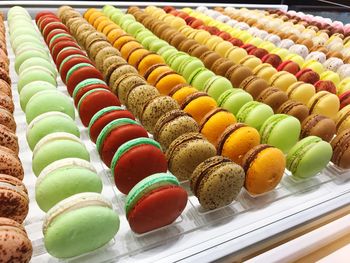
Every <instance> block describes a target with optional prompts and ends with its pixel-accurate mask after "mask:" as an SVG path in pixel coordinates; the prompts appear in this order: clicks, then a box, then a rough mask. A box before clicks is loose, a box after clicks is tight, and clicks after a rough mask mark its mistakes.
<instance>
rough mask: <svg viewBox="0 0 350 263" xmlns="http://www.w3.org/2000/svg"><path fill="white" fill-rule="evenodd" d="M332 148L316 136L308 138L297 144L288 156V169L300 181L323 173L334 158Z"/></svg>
mask: <svg viewBox="0 0 350 263" xmlns="http://www.w3.org/2000/svg"><path fill="white" fill-rule="evenodd" d="M332 153H333V151H332V146H331V145H330V144H329V143H328V142H325V141H323V140H322V139H321V138H319V137H316V136H308V137H305V138H304V139H302V140H300V141H299V142H298V143H297V144H295V145H294V146H293V147H292V149H291V150H290V151H289V153H288V154H287V169H288V170H289V171H290V172H291V173H292V175H293V177H295V178H298V179H305V178H310V177H312V176H315V175H317V174H318V173H319V172H321V171H322V170H323V169H324V168H325V167H326V166H327V164H328V163H329V161H330V160H331V157H332Z"/></svg>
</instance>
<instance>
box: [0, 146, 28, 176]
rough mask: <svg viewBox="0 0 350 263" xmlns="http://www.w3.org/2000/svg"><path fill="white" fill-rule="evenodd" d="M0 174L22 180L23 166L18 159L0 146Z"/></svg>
mask: <svg viewBox="0 0 350 263" xmlns="http://www.w3.org/2000/svg"><path fill="white" fill-rule="evenodd" d="M0 174H7V175H11V176H13V177H16V178H18V179H19V180H22V179H23V177H24V171H23V166H22V163H21V161H20V160H19V158H18V157H17V156H16V154H15V153H14V152H12V151H11V150H10V149H7V148H5V147H3V146H0Z"/></svg>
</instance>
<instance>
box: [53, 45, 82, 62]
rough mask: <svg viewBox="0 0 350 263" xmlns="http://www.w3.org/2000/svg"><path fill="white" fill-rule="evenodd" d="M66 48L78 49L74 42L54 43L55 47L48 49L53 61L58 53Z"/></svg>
mask: <svg viewBox="0 0 350 263" xmlns="http://www.w3.org/2000/svg"><path fill="white" fill-rule="evenodd" d="M66 47H76V48H80V47H79V45H78V44H77V42H75V41H74V40H64V41H60V42H58V43H56V45H54V46H52V48H51V49H50V51H51V56H52V58H53V60H54V61H56V59H57V55H58V53H60V51H61V50H62V49H64V48H66Z"/></svg>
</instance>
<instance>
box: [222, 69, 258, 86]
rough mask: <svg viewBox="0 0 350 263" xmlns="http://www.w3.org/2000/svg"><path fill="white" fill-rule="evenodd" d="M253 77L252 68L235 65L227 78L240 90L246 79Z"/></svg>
mask: <svg viewBox="0 0 350 263" xmlns="http://www.w3.org/2000/svg"><path fill="white" fill-rule="evenodd" d="M252 75H253V72H252V71H251V70H250V68H248V67H246V66H241V65H234V66H232V67H230V68H229V69H228V70H227V72H226V74H225V77H226V78H227V79H228V80H230V81H231V83H232V85H233V87H234V88H238V87H239V86H240V85H241V83H242V81H243V80H244V79H246V78H247V77H249V76H252Z"/></svg>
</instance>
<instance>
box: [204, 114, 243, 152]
mask: <svg viewBox="0 0 350 263" xmlns="http://www.w3.org/2000/svg"><path fill="white" fill-rule="evenodd" d="M234 123H236V117H235V116H234V115H233V114H232V113H231V112H229V111H227V110H225V109H221V108H216V109H213V110H212V111H210V112H208V113H207V114H206V115H205V116H204V117H203V119H202V121H201V123H200V132H201V133H202V134H203V135H204V136H205V137H206V139H207V140H208V141H209V142H211V143H212V144H213V145H215V146H217V143H218V138H219V136H220V135H221V134H222V132H223V131H224V130H225V129H226V128H227V127H228V126H229V125H231V124H234Z"/></svg>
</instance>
